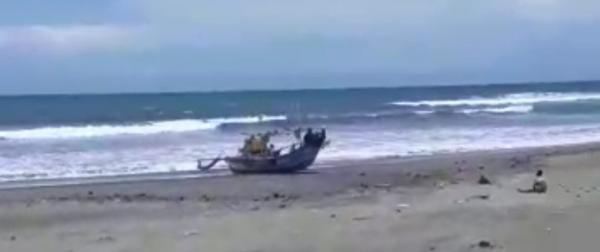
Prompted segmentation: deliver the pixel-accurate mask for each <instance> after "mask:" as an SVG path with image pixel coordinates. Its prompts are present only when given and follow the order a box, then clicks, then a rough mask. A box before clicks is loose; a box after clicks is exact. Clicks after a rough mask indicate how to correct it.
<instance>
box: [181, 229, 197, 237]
mask: <svg viewBox="0 0 600 252" xmlns="http://www.w3.org/2000/svg"><path fill="white" fill-rule="evenodd" d="M183 235H184V236H193V235H198V230H188V231H185V232H183Z"/></svg>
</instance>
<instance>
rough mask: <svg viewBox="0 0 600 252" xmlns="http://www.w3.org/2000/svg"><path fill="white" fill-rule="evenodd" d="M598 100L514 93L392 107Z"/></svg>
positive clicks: (594, 95)
mask: <svg viewBox="0 0 600 252" xmlns="http://www.w3.org/2000/svg"><path fill="white" fill-rule="evenodd" d="M587 100H600V93H515V94H508V95H502V96H496V97H470V98H466V99H456V100H421V101H396V102H392V103H391V104H392V105H398V106H410V107H420V106H429V107H438V106H446V107H450V106H503V105H504V106H506V105H532V104H536V103H544V102H576V101H587Z"/></svg>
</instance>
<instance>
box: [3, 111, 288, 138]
mask: <svg viewBox="0 0 600 252" xmlns="http://www.w3.org/2000/svg"><path fill="white" fill-rule="evenodd" d="M286 119H287V117H286V116H255V117H232V118H212V119H206V120H201V119H185V120H173V121H162V122H148V123H144V124H133V125H85V126H59V127H42V128H33V129H17V130H5V131H0V138H7V139H57V138H89V137H104V136H114V135H149V134H159V133H171V132H188V131H198V130H213V129H217V128H218V127H219V126H221V125H224V124H251V123H261V122H268V121H283V120H286Z"/></svg>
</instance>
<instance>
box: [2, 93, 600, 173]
mask: <svg viewBox="0 0 600 252" xmlns="http://www.w3.org/2000/svg"><path fill="white" fill-rule="evenodd" d="M296 127H313V128H321V127H324V128H327V130H328V136H329V137H330V139H331V144H330V145H329V146H328V147H327V148H326V149H325V150H324V151H323V152H322V154H321V155H320V156H319V159H318V161H317V165H319V164H326V163H328V162H334V161H337V160H351V159H368V158H377V157H389V156H398V157H409V156H415V155H432V154H436V153H453V152H464V151H473V150H491V149H506V148H517V147H536V146H549V145H563V144H576V143H586V142H593V141H600V82H572V83H547V84H543V83H541V84H510V85H473V86H443V87H399V88H362V89H338V90H333V89H332V90H294V91H238V92H213V93H168V94H114V95H39V96H2V97H0V181H13V180H31V179H46V178H71V177H73V178H76V177H92V176H106V175H121V174H142V173H154V172H169V171H185V170H194V169H195V168H196V159H197V158H211V157H215V156H217V155H223V154H235V153H236V152H237V149H238V148H239V147H241V144H242V142H243V139H244V138H245V137H246V136H247V135H248V134H251V133H256V132H262V131H266V130H278V131H280V132H282V134H281V135H280V136H277V137H275V138H274V139H273V141H274V143H275V144H276V145H279V146H284V145H286V144H289V143H290V142H291V141H292V140H293V139H292V137H291V136H290V135H289V134H288V133H289V129H293V128H296ZM217 168H219V169H223V168H225V167H222V166H221V167H217Z"/></svg>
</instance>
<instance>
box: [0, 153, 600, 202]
mask: <svg viewBox="0 0 600 252" xmlns="http://www.w3.org/2000/svg"><path fill="white" fill-rule="evenodd" d="M598 150H600V143H586V144H573V145H558V146H544V147H525V148H515V149H498V150H480V151H469V152H459V153H440V154H433V155H423V156H410V157H385V158H373V159H363V160H340V161H334V162H328V163H324V164H320V165H318V166H317V167H313V168H311V169H309V170H307V171H306V172H300V173H295V174H264V175H261V174H255V175H235V174H231V173H230V172H229V171H228V170H221V169H219V170H214V171H211V172H210V173H209V174H203V173H200V172H197V171H179V172H165V173H149V174H128V175H115V176H105V177H89V178H60V179H40V180H31V181H27V180H24V181H9V182H2V183H0V204H2V203H6V202H13V201H34V200H40V199H44V198H48V197H52V198H62V199H64V198H65V197H67V198H74V199H75V198H76V199H78V200H81V199H86V198H87V199H88V200H89V201H95V200H101V199H99V197H100V196H98V195H105V197H108V198H109V199H110V196H111V195H113V196H114V195H115V194H123V193H119V191H118V190H115V189H114V188H119V190H122V191H124V192H130V193H125V194H126V195H127V194H128V195H129V196H131V197H133V198H135V196H136V195H138V196H139V195H155V196H156V197H155V198H173V199H174V198H181V197H184V198H193V197H190V195H192V194H199V195H205V194H215V195H216V196H217V197H220V198H236V199H237V200H239V199H245V200H248V199H251V198H255V197H257V195H256V194H261V193H262V194H265V193H267V192H269V191H283V192H286V193H288V194H293V193H294V189H289V188H285V187H286V185H285V183H288V182H292V181H300V182H296V183H298V184H314V183H313V182H310V181H311V180H315V181H319V180H326V181H329V180H335V179H338V180H340V181H342V182H340V183H337V184H336V185H335V186H331V187H329V188H317V189H316V190H315V191H319V192H320V191H324V192H323V194H334V193H336V192H340V191H344V190H346V189H350V188H353V187H356V185H357V184H358V185H359V186H360V184H361V183H362V182H361V181H362V180H365V179H364V178H360V177H363V176H361V174H363V173H367V174H368V173H372V175H376V178H375V180H378V181H380V180H382V181H387V180H389V181H387V182H386V183H383V182H381V183H380V184H386V185H389V186H388V187H390V188H394V187H410V186H414V185H416V184H418V183H413V182H415V180H428V181H435V180H440V179H442V180H443V179H444V177H448V176H451V175H452V174H453V173H454V172H455V168H457V167H461V169H462V170H463V171H466V172H470V173H477V169H475V168H476V167H477V168H478V167H479V166H477V163H489V162H490V160H494V162H496V163H492V164H489V165H488V166H489V167H486V168H487V169H486V173H490V174H502V173H514V172H515V171H517V172H525V171H530V170H531V169H530V168H531V167H532V166H535V165H534V164H533V163H532V159H535V158H547V157H549V156H557V155H558V156H560V155H568V154H576V153H582V152H589V151H598ZM465 160H468V161H469V162H468V163H463V162H464V161H465ZM365 167H369V168H365ZM504 168H509V169H504ZM417 174H419V175H424V178H418V179H415V178H414V176H415V175H417ZM428 174H429V175H428ZM431 174H436V175H435V176H433V175H431ZM349 176H352V177H359V178H352V179H345V178H347V177H349ZM336 177H337V178H336ZM371 177H373V176H371ZM386 177H387V178H388V179H386ZM267 178H270V179H271V180H273V181H274V182H273V183H261V181H262V180H263V179H267ZM389 178H394V179H389ZM366 182H367V183H368V182H369V181H366ZM234 183H238V184H241V185H242V186H240V187H243V188H244V190H232V188H231V187H228V186H227V184H234ZM253 183H255V184H256V185H257V189H256V190H254V189H252V186H253ZM282 183H283V185H281V184H282ZM158 185H160V186H161V187H163V189H164V190H160V191H159V190H156V188H155V187H156V186H158ZM178 186H179V188H180V189H181V191H182V192H183V193H179V194H181V195H177V194H178V193H177V191H178V190H177V188H178ZM363 187H364V186H363ZM111 188H112V189H111ZM323 189H325V190H323ZM253 191H256V192H257V193H247V192H253ZM309 191H310V190H309ZM67 192H69V193H67ZM90 192H93V193H92V195H94V196H95V198H93V199H91V198H90V197H86V196H91V195H88V194H90ZM192 192H193V193H192ZM305 193H306V192H305ZM65 195H67V196H65ZM69 195H70V196H69ZM40 196H41V197H40Z"/></svg>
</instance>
